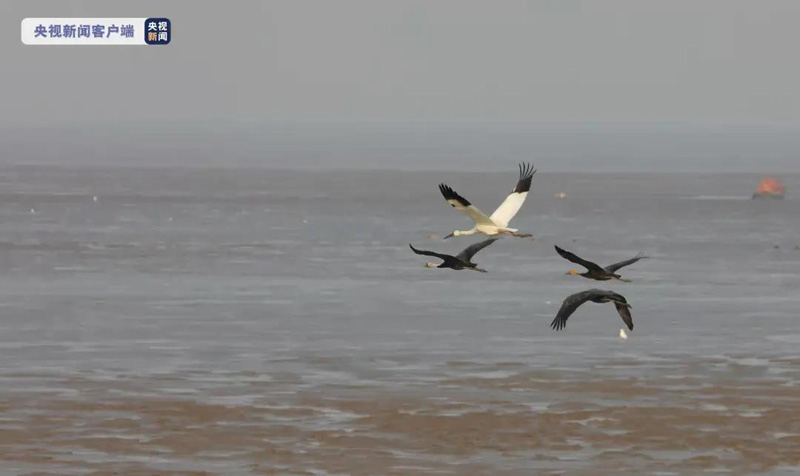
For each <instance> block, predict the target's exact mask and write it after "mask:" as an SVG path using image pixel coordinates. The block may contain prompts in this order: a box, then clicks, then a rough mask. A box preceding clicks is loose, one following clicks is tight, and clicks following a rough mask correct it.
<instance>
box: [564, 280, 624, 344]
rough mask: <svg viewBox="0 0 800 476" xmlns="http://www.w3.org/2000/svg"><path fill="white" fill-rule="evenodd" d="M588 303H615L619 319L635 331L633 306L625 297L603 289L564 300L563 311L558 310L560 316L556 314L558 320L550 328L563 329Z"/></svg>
mask: <svg viewBox="0 0 800 476" xmlns="http://www.w3.org/2000/svg"><path fill="white" fill-rule="evenodd" d="M587 301H592V302H596V303H598V304H603V303H606V302H613V303H614V306H616V308H617V312H618V313H619V317H621V318H622V320H623V321H624V322H625V325H626V326H628V329H630V330H633V318H632V317H631V311H630V308H631V305H630V304H628V301H627V300H626V299H625V297H623V296H622V295H621V294H617V293H615V292H614V291H603V290H602V289H590V290H588V291H583V292H579V293H575V294H573V295H572V296H569V297H567V298H566V299H564V303H563V304H562V305H561V309H559V310H558V314H556V318H555V319H553V322H552V323H551V324H550V327H552V328H553V329H555V330H557V331H560V330H561V329H563V328H564V327H565V326H566V325H567V319H569V316H571V315H572V313H574V312H575V310H576V309H578V308H579V307H580V306H581V304H583V303H585V302H587ZM622 332H623V333H624V332H625V331H624V330H623V331H622ZM621 336H622V333H620V337H621ZM623 338H624V337H623Z"/></svg>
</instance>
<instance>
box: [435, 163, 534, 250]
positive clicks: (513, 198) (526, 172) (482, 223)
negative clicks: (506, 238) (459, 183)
mask: <svg viewBox="0 0 800 476" xmlns="http://www.w3.org/2000/svg"><path fill="white" fill-rule="evenodd" d="M535 173H536V169H534V168H533V167H531V165H530V164H519V180H518V181H517V186H516V187H514V190H513V191H512V192H511V194H509V195H508V197H506V199H505V200H504V201H503V203H501V204H500V206H499V207H497V210H495V211H494V213H492V215H491V216H487V215H486V214H485V213H483V212H482V211H480V210H479V209H478V207H476V206H475V205H473V204H471V203H470V202H469V201H467V199H466V198H464V197H462V196H461V195H459V194H457V193H456V191H455V190H453V189H452V188H450V187H449V186H447V185H445V184H443V183H441V184H439V191H440V192H442V195H443V196H444V199H445V200H447V203H449V204H450V205H451V206H452V207H453V208H455V209H456V210H458V211H460V212H461V213H464V214H466V215H467V216H469V217H470V218H472V221H474V222H475V226H474V227H472V229H471V230H454V231H453V232H452V233H450V234H449V235H447V236H445V237H444V238H445V239H447V238H450V237H451V236H462V235H474V234H475V233H483V234H484V235H501V234H502V235H512V236H518V237H521V238H525V237H529V236H533V235H531V234H528V233H519V230H517V229H516V228H509V227H508V223H509V222H510V221H511V219H512V218H514V216H515V215H516V214H517V212H518V211H519V209H520V208H521V207H522V204H523V203H524V202H525V197H527V196H528V191H529V190H530V189H531V181H532V180H533V174H535Z"/></svg>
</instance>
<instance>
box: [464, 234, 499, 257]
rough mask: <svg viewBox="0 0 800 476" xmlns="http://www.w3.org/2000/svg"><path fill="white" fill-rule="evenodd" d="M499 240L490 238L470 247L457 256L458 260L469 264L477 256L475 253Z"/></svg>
mask: <svg viewBox="0 0 800 476" xmlns="http://www.w3.org/2000/svg"><path fill="white" fill-rule="evenodd" d="M497 240H499V238H489V239H488V240H483V241H481V242H479V243H475V244H472V245H469V246H468V247H466V248H464V251H462V252H461V253H459V254H457V255H456V258H458V259H460V260H461V261H463V262H465V263H469V262H470V260H471V259H472V257H473V256H475V253H477V252H478V251H480V250H482V249H484V248H486V247H487V246H489V245H491V244H492V243H494V242H495V241H497Z"/></svg>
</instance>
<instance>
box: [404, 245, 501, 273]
mask: <svg viewBox="0 0 800 476" xmlns="http://www.w3.org/2000/svg"><path fill="white" fill-rule="evenodd" d="M497 240H499V238H489V239H488V240H484V241H481V242H479V243H475V244H472V245H470V246H468V247H466V248H464V250H463V251H461V253H459V254H457V255H455V256H452V255H446V254H443V253H436V252H433V251H427V250H418V249H416V248H414V247H413V246H412V245H411V244H410V243H409V244H408V246H409V247H410V248H411V251H413V252H414V253H416V254H418V255H424V256H433V257H435V258H439V259H440V260H442V262H441V263H439V264H437V263H430V262H429V263H425V267H426V268H450V269H454V270H456V271H460V270H462V269H469V270H472V271H478V272H481V273H485V272H486V270H485V269H481V268H478V265H477V264H475V263H473V262H472V257H473V256H475V254H476V253H477V252H478V251H480V250H482V249H484V248H486V247H487V246H489V245H491V244H492V243H494V242H495V241H497Z"/></svg>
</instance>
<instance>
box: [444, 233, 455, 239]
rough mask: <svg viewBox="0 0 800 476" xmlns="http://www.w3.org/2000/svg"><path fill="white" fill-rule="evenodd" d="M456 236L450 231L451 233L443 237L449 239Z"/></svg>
mask: <svg viewBox="0 0 800 476" xmlns="http://www.w3.org/2000/svg"><path fill="white" fill-rule="evenodd" d="M454 236H455V235H454V234H453V233H450V234H449V235H447V236H445V237H444V238H443V239H444V240H446V239H448V238H452V237H454Z"/></svg>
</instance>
